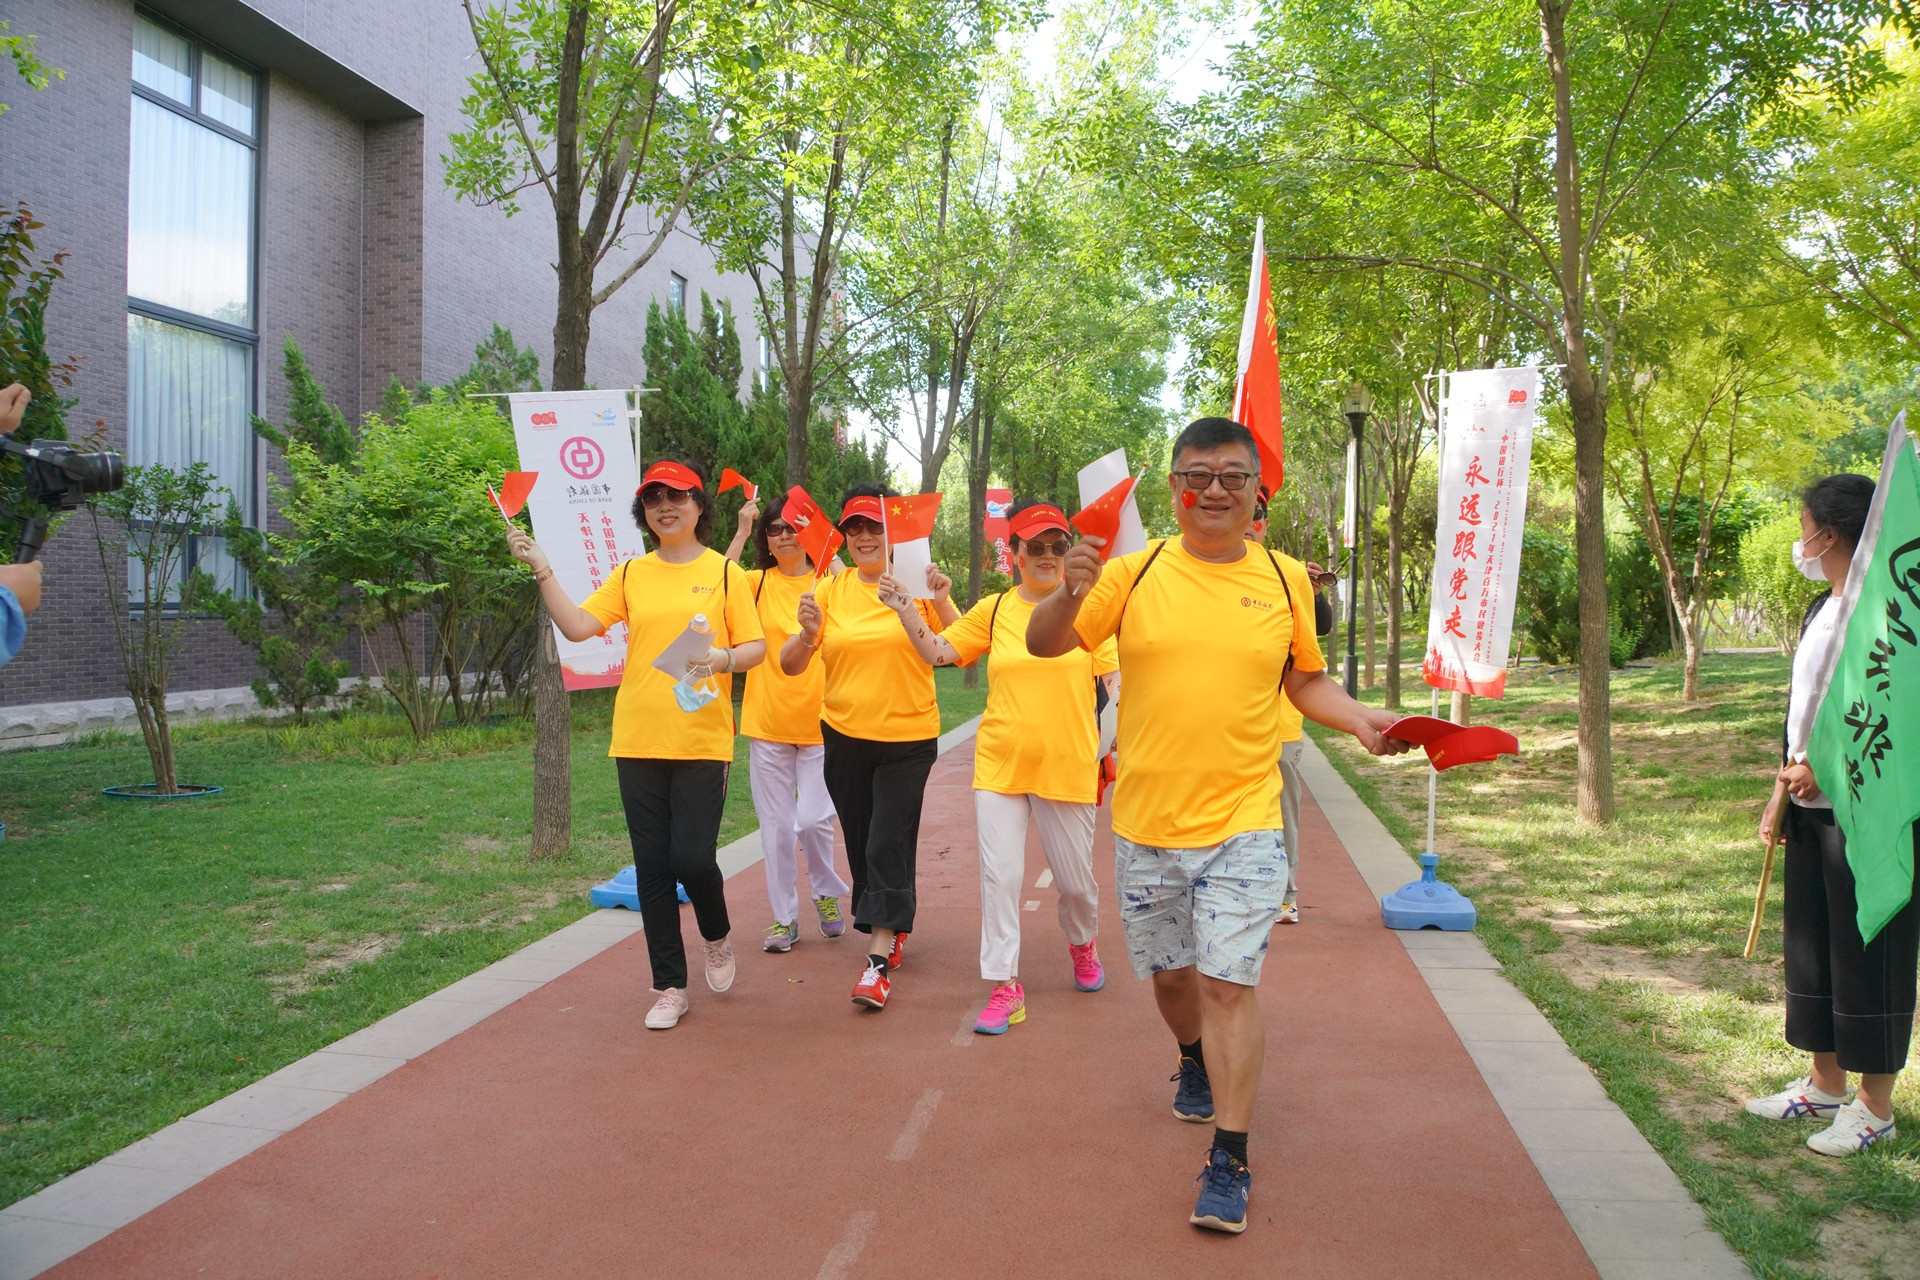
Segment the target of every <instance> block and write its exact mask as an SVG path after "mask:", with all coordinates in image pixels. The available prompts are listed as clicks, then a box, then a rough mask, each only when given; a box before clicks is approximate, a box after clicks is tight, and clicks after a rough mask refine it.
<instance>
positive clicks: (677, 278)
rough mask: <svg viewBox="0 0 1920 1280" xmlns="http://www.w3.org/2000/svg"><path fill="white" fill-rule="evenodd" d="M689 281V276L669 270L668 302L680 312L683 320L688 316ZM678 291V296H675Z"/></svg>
mask: <svg viewBox="0 0 1920 1280" xmlns="http://www.w3.org/2000/svg"><path fill="white" fill-rule="evenodd" d="M688 283H689V282H688V280H687V278H686V277H685V276H683V275H681V274H680V273H679V272H678V271H669V272H667V303H668V305H670V306H671V307H672V308H673V309H674V310H675V311H676V312H678V313H679V315H680V318H681V319H682V320H685V319H686V318H687V285H688ZM676 286H677V287H676ZM676 293H677V294H679V296H678V297H675V296H674V295H675V294H676Z"/></svg>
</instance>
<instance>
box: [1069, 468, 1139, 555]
mask: <svg viewBox="0 0 1920 1280" xmlns="http://www.w3.org/2000/svg"><path fill="white" fill-rule="evenodd" d="M1138 483H1140V477H1139V476H1128V477H1127V478H1126V479H1125V480H1122V481H1121V482H1120V483H1119V484H1117V485H1115V486H1113V488H1111V489H1109V490H1107V491H1106V492H1105V493H1103V494H1101V495H1100V496H1099V497H1097V498H1095V499H1094V500H1093V501H1092V502H1090V503H1088V504H1087V505H1086V506H1084V507H1082V508H1080V510H1078V511H1076V512H1075V513H1074V515H1073V527H1074V528H1076V529H1078V530H1079V531H1080V532H1082V533H1084V534H1087V535H1089V536H1091V537H1095V538H1099V539H1101V540H1102V541H1103V542H1104V543H1105V545H1104V546H1102V547H1101V548H1100V558H1101V559H1102V560H1105V559H1106V558H1107V557H1108V556H1109V555H1111V554H1113V541H1114V539H1115V538H1117V537H1118V536H1119V534H1120V513H1121V512H1122V511H1123V510H1125V509H1126V505H1127V499H1128V498H1129V497H1131V496H1132V494H1133V487H1134V486H1135V485H1136V484H1138Z"/></svg>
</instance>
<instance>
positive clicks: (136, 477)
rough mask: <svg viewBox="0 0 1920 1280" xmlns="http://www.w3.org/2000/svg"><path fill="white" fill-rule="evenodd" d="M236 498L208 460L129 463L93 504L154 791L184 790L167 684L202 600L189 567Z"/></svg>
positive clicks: (112, 613)
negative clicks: (199, 540)
mask: <svg viewBox="0 0 1920 1280" xmlns="http://www.w3.org/2000/svg"><path fill="white" fill-rule="evenodd" d="M230 501H231V497H230V495H229V494H228V493H227V490H226V489H225V488H224V487H223V486H222V485H221V484H220V483H219V482H218V481H216V480H215V479H214V476H213V472H212V471H211V470H210V469H209V468H208V467H207V465H206V464H205V463H204V462H196V463H194V464H193V465H192V466H190V467H188V468H186V469H185V470H183V471H176V470H173V469H171V468H168V467H132V468H129V469H128V471H127V482H126V484H124V485H123V486H121V487H120V488H119V489H116V490H114V491H113V492H112V493H103V494H100V495H99V496H98V497H96V498H94V499H93V500H92V502H91V503H90V504H89V508H88V512H89V514H90V515H91V516H92V519H93V536H94V545H95V546H96V547H97V548H98V549H99V552H100V574H101V578H102V580H103V582H104V583H105V585H106V592H107V614H108V616H109V617H110V618H111V619H112V620H113V635H114V642H115V646H116V648H117V649H118V651H119V657H120V664H121V668H122V670H123V671H124V672H125V673H126V678H127V693H128V694H129V695H130V696H131V697H132V699H133V710H134V714H135V715H136V716H137V717H139V720H140V736H141V737H142V738H143V739H144V740H145V742H146V745H147V757H148V759H149V761H150V762H151V763H152V765H153V788H154V790H155V791H156V792H157V793H159V794H161V795H173V794H175V793H177V792H178V791H179V789H180V788H179V786H178V783H177V779H176V777H175V774H174V767H173V728H172V723H171V721H170V720H169V719H168V717H167V685H168V682H169V679H170V677H171V675H172V667H173V655H174V654H175V653H176V652H177V651H178V650H179V648H180V641H181V639H182V637H183V636H184V634H185V627H186V618H187V615H188V614H189V613H190V612H191V611H192V610H193V608H194V607H195V606H196V604H197V602H196V601H195V600H194V598H193V583H192V582H191V581H190V580H188V579H187V576H186V572H185V570H186V566H187V552H188V548H189V545H190V544H191V542H192V541H193V539H194V538H196V537H201V536H204V535H207V534H210V533H213V532H214V531H215V527H216V525H217V522H218V520H219V517H220V512H221V511H222V510H223V509H224V508H225V506H226V505H227V503H228V502H230ZM102 517H105V520H103V519H102ZM129 577H132V578H134V579H135V580H136V582H137V591H138V598H137V600H129V599H128V589H129V588H128V578H129Z"/></svg>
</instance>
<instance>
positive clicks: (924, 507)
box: [886, 493, 940, 542]
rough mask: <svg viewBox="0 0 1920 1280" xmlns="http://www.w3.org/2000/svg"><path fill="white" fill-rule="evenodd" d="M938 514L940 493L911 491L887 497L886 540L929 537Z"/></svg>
mask: <svg viewBox="0 0 1920 1280" xmlns="http://www.w3.org/2000/svg"><path fill="white" fill-rule="evenodd" d="M939 516H940V495H939V494H937V493H912V494H907V495H905V496H904V497H899V498H888V499H887V520H886V525H887V541H888V542H912V541H913V540H914V539H916V538H931V537H932V536H933V526H934V522H935V521H936V520H937V519H938V518H939Z"/></svg>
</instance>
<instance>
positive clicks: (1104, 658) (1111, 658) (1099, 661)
mask: <svg viewBox="0 0 1920 1280" xmlns="http://www.w3.org/2000/svg"><path fill="white" fill-rule="evenodd" d="M1119 669H1120V646H1119V645H1118V644H1116V643H1115V642H1114V639H1113V637H1112V636H1108V637H1107V638H1106V639H1105V640H1102V641H1101V642H1100V646H1099V648H1097V649H1095V650H1094V651H1093V674H1095V675H1096V676H1104V675H1110V674H1112V673H1113V672H1115V671H1118V670H1119Z"/></svg>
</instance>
